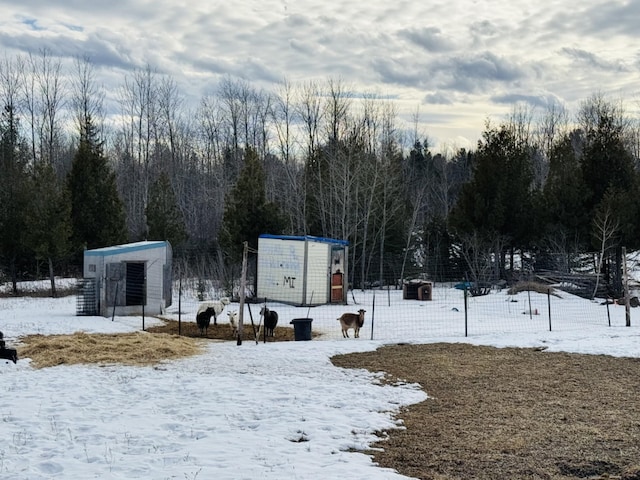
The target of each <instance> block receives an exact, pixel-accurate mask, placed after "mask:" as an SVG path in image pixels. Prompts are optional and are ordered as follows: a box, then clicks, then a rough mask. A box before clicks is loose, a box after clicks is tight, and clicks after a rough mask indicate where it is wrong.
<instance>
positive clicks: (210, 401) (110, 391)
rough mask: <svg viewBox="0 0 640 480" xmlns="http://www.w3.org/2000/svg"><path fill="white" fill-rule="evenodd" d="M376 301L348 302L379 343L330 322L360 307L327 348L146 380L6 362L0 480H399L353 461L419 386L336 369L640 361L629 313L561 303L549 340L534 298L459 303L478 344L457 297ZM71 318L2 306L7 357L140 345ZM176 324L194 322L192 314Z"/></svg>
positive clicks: (214, 350)
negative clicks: (345, 356) (580, 358)
mask: <svg viewBox="0 0 640 480" xmlns="http://www.w3.org/2000/svg"><path fill="white" fill-rule="evenodd" d="M377 295H378V297H377V300H376V302H377V303H376V304H375V307H374V304H373V301H374V300H373V293H372V292H365V293H363V292H354V297H353V298H354V299H356V300H358V303H359V304H361V305H363V306H364V308H366V309H367V312H368V315H371V313H372V311H375V327H374V328H375V330H374V338H375V340H370V338H371V322H370V320H368V321H367V323H366V324H365V328H363V330H362V331H361V338H359V339H353V338H348V339H343V338H341V334H340V328H339V324H338V323H337V322H336V320H335V319H336V318H337V315H336V313H337V312H344V311H351V310H353V309H355V310H357V309H358V308H360V307H359V306H358V307H356V306H355V305H353V304H352V305H350V306H348V307H345V306H335V305H333V306H322V307H316V308H314V309H313V315H312V317H313V318H314V320H313V330H314V332H321V333H323V334H324V335H323V336H322V337H320V338H321V339H314V340H312V341H303V342H270V343H266V344H264V343H258V344H256V343H255V342H243V344H242V345H241V346H238V345H236V344H235V342H232V341H229V342H212V343H211V344H210V345H209V346H208V347H207V350H206V352H205V353H204V354H202V355H199V356H196V357H191V358H185V359H181V360H177V361H167V362H163V363H162V364H160V365H156V366H149V367H130V366H121V365H84V366H69V365H61V366H57V367H53V368H44V369H35V368H33V367H32V366H31V365H30V360H29V359H27V358H24V359H23V358H21V359H20V360H18V363H17V364H15V365H14V364H13V363H11V362H4V361H2V362H1V363H0V387H1V388H2V392H3V394H2V398H1V399H0V434H1V435H2V439H3V441H2V443H1V444H0V479H4V478H7V479H9V478H10V479H12V480H20V479H25V480H26V479H29V480H37V479H53V478H61V479H62V478H64V479H67V478H82V479H88V478H103V479H134V478H144V479H150V478H153V479H171V478H177V479H196V478H197V479H210V478H211V479H213V478H215V479H234V480H235V479H259V478H262V479H283V478H286V479H327V478H340V477H344V478H349V479H373V480H377V479H400V478H407V477H404V476H402V475H400V474H398V473H397V472H395V471H392V470H390V469H384V468H381V467H379V466H377V465H375V464H374V463H373V461H372V459H371V457H369V456H368V455H365V454H364V453H360V452H358V450H363V449H366V448H368V447H370V446H371V445H372V443H373V442H375V441H376V440H378V437H377V436H376V435H375V432H376V431H388V430H390V429H393V428H402V419H401V418H400V419H399V418H396V414H397V413H398V412H399V409H400V407H402V406H405V405H410V404H413V403H417V402H420V401H423V400H425V399H426V398H427V395H428V393H429V385H423V386H419V385H416V384H409V383H401V384H399V385H394V386H391V385H387V384H385V383H384V382H382V381H381V379H382V376H383V373H382V372H377V373H370V372H368V371H366V370H363V369H354V370H351V369H349V370H346V369H341V368H337V367H334V366H333V365H332V364H331V361H330V358H331V357H332V356H333V355H336V354H341V353H350V352H360V351H369V350H373V349H376V348H378V347H380V346H382V345H384V344H386V343H391V342H398V341H405V342H421V343H427V342H440V341H446V342H468V343H472V344H482V345H494V346H498V347H504V346H522V347H531V346H541V345H544V346H546V347H548V350H547V351H566V352H578V353H592V354H607V355H615V356H629V357H639V356H640V341H639V340H640V328H639V326H638V324H639V323H640V312H637V310H639V309H633V310H632V312H631V313H632V317H631V327H626V326H625V315H624V307H621V306H611V314H610V318H611V326H609V319H608V318H607V317H606V316H605V315H606V313H604V312H606V310H605V309H606V307H605V306H602V305H600V304H599V303H596V302H590V301H588V300H584V299H580V298H578V297H574V296H572V295H569V294H563V295H562V296H563V298H562V299H561V300H560V299H558V300H556V298H555V297H553V302H554V305H556V304H561V305H562V306H561V307H555V306H554V309H555V310H554V311H553V312H554V313H553V315H552V320H553V330H552V331H549V328H548V323H549V320H548V315H546V314H541V313H540V314H538V315H537V316H536V315H529V314H528V313H527V314H524V315H523V312H524V311H526V310H527V309H539V310H540V312H546V311H547V302H548V298H547V297H546V296H544V295H539V294H535V295H533V296H532V297H531V304H529V300H530V298H529V297H528V296H526V294H523V293H521V294H519V296H518V303H514V302H513V301H512V299H510V298H508V297H507V296H506V294H505V293H504V292H492V293H491V294H490V295H487V296H485V297H476V298H472V299H469V313H470V315H469V317H470V321H469V327H470V330H471V331H472V332H473V333H472V334H470V335H469V336H467V337H465V336H464V331H463V329H462V328H463V327H461V326H462V325H463V324H464V323H463V320H462V319H463V318H464V313H463V312H464V304H463V298H461V296H460V292H459V291H455V289H453V288H436V289H434V300H433V301H432V302H418V301H415V300H403V299H402V298H401V292H392V293H389V295H387V293H386V292H384V293H381V292H378V293H377ZM75 302H76V299H75V297H73V296H70V297H64V298H58V299H52V298H30V297H22V298H1V299H0V330H1V331H3V332H4V334H5V339H6V340H7V344H8V346H15V343H17V342H18V341H19V338H20V337H21V336H23V335H27V334H34V333H39V334H43V335H49V334H60V333H73V332H76V331H85V332H89V333H94V332H108V333H111V332H130V331H138V330H140V329H141V319H140V318H139V317H115V318H114V319H113V321H112V319H111V318H103V317H78V316H76V315H75V306H76V304H75ZM270 306H271V305H270ZM185 308H186V309H192V310H193V312H195V309H196V308H197V304H195V303H193V304H187V307H185ZM227 308H228V309H231V310H233V309H237V304H236V305H234V304H232V305H229V306H228V307H227ZM560 308H561V311H559V312H558V309H560ZM277 310H278V312H279V314H280V319H281V323H280V325H285V326H286V325H287V323H288V322H287V321H286V319H288V318H294V317H304V316H306V314H307V311H306V309H304V310H303V311H302V312H301V311H300V309H296V308H295V307H289V306H285V305H278V306H277ZM456 310H457V311H456ZM191 313H192V312H191V311H189V313H188V314H186V313H185V315H184V316H183V317H184V318H187V317H188V318H191V317H194V316H195V315H191ZM427 313H428V314H427ZM176 314H177V311H176V309H175V308H174V309H173V310H172V311H171V312H170V313H169V315H170V316H175V315H176ZM472 314H473V315H472ZM498 316H500V317H499V318H498ZM555 317H558V318H555ZM369 318H371V317H369ZM223 319H225V320H226V315H223ZM156 321H157V320H156V319H151V318H147V319H145V325H147V326H148V325H151V324H152V323H153V322H156ZM185 321H186V320H185ZM452 323H455V328H454V327H451V324H452ZM415 324H420V325H428V328H427V327H425V328H424V330H420V329H419V328H418V327H417V326H416V325H415ZM447 326H448V327H447ZM438 332H442V335H439V334H438ZM12 344H13V345H12Z"/></svg>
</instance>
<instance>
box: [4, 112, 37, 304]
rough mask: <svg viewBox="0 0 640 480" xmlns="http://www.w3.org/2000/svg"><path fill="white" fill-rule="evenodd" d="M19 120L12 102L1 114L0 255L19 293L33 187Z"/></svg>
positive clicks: (14, 289) (14, 288) (24, 260)
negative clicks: (20, 269) (19, 130)
mask: <svg viewBox="0 0 640 480" xmlns="http://www.w3.org/2000/svg"><path fill="white" fill-rule="evenodd" d="M18 125H19V119H18V117H17V115H16V113H15V111H14V109H13V107H12V106H11V105H6V106H5V107H4V110H3V112H2V116H1V117H0V257H1V258H2V263H3V266H4V267H5V268H7V269H8V270H9V276H10V278H11V282H12V284H13V293H14V294H17V293H18V283H17V282H18V267H19V265H21V264H24V263H25V262H26V258H27V242H26V235H27V232H28V229H29V225H28V223H27V215H26V212H27V211H28V206H29V202H30V199H31V196H32V195H33V190H32V189H31V188H30V185H29V176H28V170H27V168H28V158H29V151H28V148H27V146H26V145H25V144H24V142H22V141H21V140H20V138H19V135H18Z"/></svg>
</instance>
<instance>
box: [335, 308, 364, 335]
mask: <svg viewBox="0 0 640 480" xmlns="http://www.w3.org/2000/svg"><path fill="white" fill-rule="evenodd" d="M365 312H366V310H363V309H362V308H361V309H360V310H358V313H343V314H342V315H341V316H340V318H338V320H339V321H340V326H341V327H342V336H343V337H344V338H349V329H350V328H353V331H354V334H353V336H354V337H355V338H359V337H360V329H361V328H362V325H364V314H365Z"/></svg>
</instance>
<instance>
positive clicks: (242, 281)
mask: <svg viewBox="0 0 640 480" xmlns="http://www.w3.org/2000/svg"><path fill="white" fill-rule="evenodd" d="M248 251H249V243H248V242H244V249H243V251H242V275H241V276H240V315H239V317H240V318H238V341H237V345H242V323H243V317H244V295H245V291H246V289H247V288H246V287H247V254H248Z"/></svg>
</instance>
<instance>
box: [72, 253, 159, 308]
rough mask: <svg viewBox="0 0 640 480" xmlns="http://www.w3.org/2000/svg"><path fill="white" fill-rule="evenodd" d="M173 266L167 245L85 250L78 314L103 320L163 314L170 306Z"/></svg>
mask: <svg viewBox="0 0 640 480" xmlns="http://www.w3.org/2000/svg"><path fill="white" fill-rule="evenodd" d="M171 262H172V249H171V244H170V243H169V242H167V241H144V242H135V243H127V244H124V245H114V246H111V247H104V248H96V249H93V250H85V252H84V274H83V276H84V280H83V282H82V287H81V289H80V293H79V295H78V308H77V313H78V314H79V315H98V314H99V315H104V316H109V315H112V314H114V313H115V314H116V315H135V314H141V313H143V312H144V313H145V314H149V315H156V314H159V313H162V312H163V311H164V309H165V308H166V307H168V306H169V305H171V295H172V288H171V282H172V274H171ZM114 307H115V310H114Z"/></svg>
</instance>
